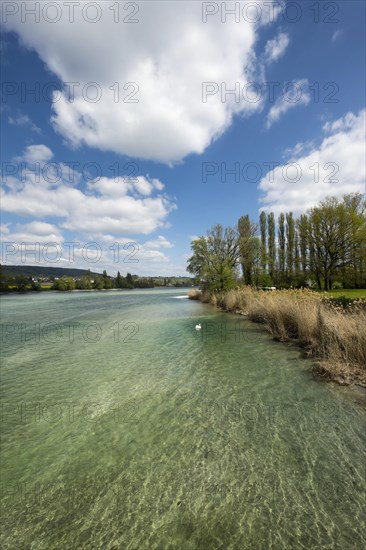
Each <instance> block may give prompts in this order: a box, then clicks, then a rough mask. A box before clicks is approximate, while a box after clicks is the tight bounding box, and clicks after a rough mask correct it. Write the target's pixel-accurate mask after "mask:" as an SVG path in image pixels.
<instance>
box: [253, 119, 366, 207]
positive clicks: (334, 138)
mask: <svg viewBox="0 0 366 550" xmlns="http://www.w3.org/2000/svg"><path fill="white" fill-rule="evenodd" d="M365 114H366V111H365V110H364V111H361V112H360V113H359V114H358V115H355V114H353V113H348V114H346V115H345V116H344V117H342V118H340V119H339V120H336V121H335V122H333V123H332V124H330V123H328V124H326V128H325V130H326V131H327V132H328V134H329V135H326V136H325V137H324V139H323V141H322V142H321V144H320V145H319V147H318V148H313V149H312V150H311V151H310V152H307V153H305V154H303V151H305V150H306V149H301V147H300V146H299V144H298V145H297V146H296V147H297V150H298V152H299V153H300V155H299V156H298V157H295V156H293V157H292V159H291V162H292V163H294V164H293V165H291V163H288V164H284V165H281V166H278V167H276V168H275V169H274V170H273V171H272V172H270V173H268V174H267V175H266V176H265V177H263V178H262V180H261V182H260V184H259V188H260V189H261V190H262V191H263V192H264V197H263V199H262V201H261V202H262V203H263V205H264V206H263V208H264V209H266V210H268V211H273V212H275V214H279V213H280V212H285V211H293V212H294V213H296V214H298V213H301V212H305V211H306V210H307V209H308V208H311V207H312V206H314V205H316V204H317V203H319V201H321V200H323V199H324V198H325V197H327V196H337V197H342V196H343V195H345V194H347V193H354V192H360V193H365V179H366V178H365V158H364V155H365V143H364V142H365ZM301 154H302V156H301ZM296 180H298V181H296Z"/></svg>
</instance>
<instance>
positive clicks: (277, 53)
mask: <svg viewBox="0 0 366 550" xmlns="http://www.w3.org/2000/svg"><path fill="white" fill-rule="evenodd" d="M289 43H290V39H289V36H288V34H286V33H284V32H280V33H279V34H278V36H276V38H274V39H273V40H268V42H267V44H266V46H265V49H264V57H265V60H266V62H267V64H270V63H273V62H274V61H277V60H278V59H280V58H281V57H282V56H283V55H284V53H285V51H286V49H287V46H288V45H289Z"/></svg>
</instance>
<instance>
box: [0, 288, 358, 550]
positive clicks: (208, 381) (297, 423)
mask: <svg viewBox="0 0 366 550" xmlns="http://www.w3.org/2000/svg"><path fill="white" fill-rule="evenodd" d="M184 294H185V291H184V290H183V291H182V290H176V289H174V290H163V291H161V290H146V291H144V290H141V291H132V292H118V291H111V292H99V293H94V292H89V293H88V292H80V293H67V294H62V293H43V294H41V295H34V294H33V295H32V294H29V295H23V296H5V297H3V298H2V376H1V379H2V432H3V440H2V461H1V464H2V480H1V481H2V485H1V488H2V499H1V504H2V508H1V517H2V525H3V527H2V546H1V547H2V548H4V549H13V548H21V549H28V548H29V549H32V550H33V549H45V550H52V549H56V548H57V549H82V548H83V549H84V548H85V549H97V548H98V549H99V548H100V549H109V550H112V549H117V548H118V549H121V550H122V549H123V550H125V549H128V550H135V549H136V550H137V549H138V550H143V549H145V548H146V549H159V550H160V549H162V550H167V549H179V550H180V549H182V550H189V549H202V550H208V549H213V550H214V549H225V550H230V549H232V550H242V549H247V548H248V549H250V548H251V549H263V550H264V549H265V550H267V549H268V548H273V549H275V550H277V549H293V548H294V549H297V548H304V549H307V550H309V549H318V548H329V549H338V548H339V549H342V550H344V549H348V548H349V549H358V548H363V547H365V545H366V535H365V514H364V511H365V464H366V462H365V442H366V433H365V418H366V411H365V406H364V404H363V403H362V402H360V401H359V400H358V399H357V396H355V394H353V393H351V392H350V391H349V390H347V389H342V388H339V387H337V386H332V385H330V384H325V383H320V382H318V381H316V380H314V379H313V378H312V376H311V374H310V373H309V367H310V364H309V362H308V361H306V360H304V359H301V358H300V356H299V351H298V350H297V349H295V348H294V347H291V346H286V345H284V344H280V343H276V342H273V341H272V340H271V339H270V337H269V336H267V335H266V334H265V333H264V332H263V331H262V329H261V327H260V326H258V325H254V324H252V323H250V322H248V321H247V320H245V319H243V318H241V317H238V316H234V315H229V314H224V313H221V312H219V311H217V310H215V309H213V308H212V307H211V306H207V305H203V304H201V303H198V302H193V301H190V300H186V299H178V298H179V296H182V295H184ZM198 322H201V323H202V327H203V328H202V330H201V331H196V330H195V325H196V323H198Z"/></svg>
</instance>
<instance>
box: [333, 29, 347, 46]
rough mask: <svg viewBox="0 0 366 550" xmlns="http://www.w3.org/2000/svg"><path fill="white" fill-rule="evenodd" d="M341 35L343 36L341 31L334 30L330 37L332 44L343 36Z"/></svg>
mask: <svg viewBox="0 0 366 550" xmlns="http://www.w3.org/2000/svg"><path fill="white" fill-rule="evenodd" d="M343 34H344V30H343V29H338V30H336V31H335V32H334V33H333V35H332V44H334V42H337V40H339V39H340V38H341V37H342V36H343Z"/></svg>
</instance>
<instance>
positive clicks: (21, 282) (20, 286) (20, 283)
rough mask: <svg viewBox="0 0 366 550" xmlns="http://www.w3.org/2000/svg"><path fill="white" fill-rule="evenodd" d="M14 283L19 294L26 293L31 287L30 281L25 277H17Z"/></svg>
mask: <svg viewBox="0 0 366 550" xmlns="http://www.w3.org/2000/svg"><path fill="white" fill-rule="evenodd" d="M14 282H15V287H16V289H17V291H18V292H24V291H25V290H27V287H28V285H29V279H28V277H26V276H25V275H15V277H14Z"/></svg>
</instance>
